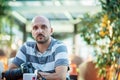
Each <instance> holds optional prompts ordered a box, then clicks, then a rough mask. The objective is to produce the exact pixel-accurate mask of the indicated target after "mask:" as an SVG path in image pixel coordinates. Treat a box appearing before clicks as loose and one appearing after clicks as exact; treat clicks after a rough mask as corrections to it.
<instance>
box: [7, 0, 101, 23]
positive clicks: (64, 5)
mask: <svg viewBox="0 0 120 80" xmlns="http://www.w3.org/2000/svg"><path fill="white" fill-rule="evenodd" d="M8 4H9V5H10V6H11V7H12V10H13V12H12V14H13V15H14V16H15V17H17V18H18V19H20V20H21V21H22V22H25V21H26V20H27V21H29V20H31V19H32V18H33V17H34V16H36V15H44V16H46V17H48V18H49V19H50V20H52V21H58V20H59V21H60V20H62V21H71V20H75V19H77V18H78V17H82V15H83V14H84V13H90V14H94V13H96V12H99V11H100V10H101V7H100V3H99V2H98V0H9V3H8Z"/></svg>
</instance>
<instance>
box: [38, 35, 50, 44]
mask: <svg viewBox="0 0 120 80" xmlns="http://www.w3.org/2000/svg"><path fill="white" fill-rule="evenodd" d="M48 40H49V37H48V36H44V35H43V34H38V35H37V37H36V41H37V43H38V44H44V43H46V42H48Z"/></svg>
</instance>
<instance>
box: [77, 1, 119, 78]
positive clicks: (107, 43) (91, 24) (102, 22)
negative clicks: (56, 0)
mask: <svg viewBox="0 0 120 80" xmlns="http://www.w3.org/2000/svg"><path fill="white" fill-rule="evenodd" d="M99 1H100V2H101V6H102V9H103V11H102V12H100V13H97V14H95V15H93V16H90V15H89V14H85V15H84V16H83V18H80V20H81V21H80V22H79V23H78V24H77V27H78V31H77V32H78V33H80V35H81V36H82V37H83V38H84V40H85V41H86V42H87V43H88V44H89V45H92V46H94V48H95V52H96V67H98V68H99V69H100V70H99V75H100V76H103V77H104V78H105V79H106V80H108V79H107V77H106V74H107V69H106V68H107V67H111V66H113V65H119V64H118V61H119V60H118V59H119V57H120V5H119V4H120V0H99ZM110 34H111V35H110ZM100 42H101V44H100ZM115 69H116V70H117V69H118V67H115ZM113 77H114V76H113Z"/></svg>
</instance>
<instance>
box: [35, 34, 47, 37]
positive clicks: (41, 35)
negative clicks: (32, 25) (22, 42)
mask: <svg viewBox="0 0 120 80" xmlns="http://www.w3.org/2000/svg"><path fill="white" fill-rule="evenodd" d="M38 36H43V37H45V36H44V35H43V34H38V35H37V37H38Z"/></svg>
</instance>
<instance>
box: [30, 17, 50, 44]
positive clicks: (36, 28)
mask: <svg viewBox="0 0 120 80" xmlns="http://www.w3.org/2000/svg"><path fill="white" fill-rule="evenodd" d="M51 34H52V28H51V27H50V24H49V22H48V20H47V21H46V20H45V19H44V18H39V17H38V18H36V19H35V20H34V21H33V23H32V36H33V37H34V39H35V40H36V41H37V42H38V43H39V44H43V43H46V42H47V41H48V40H49V39H50V36H51Z"/></svg>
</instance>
